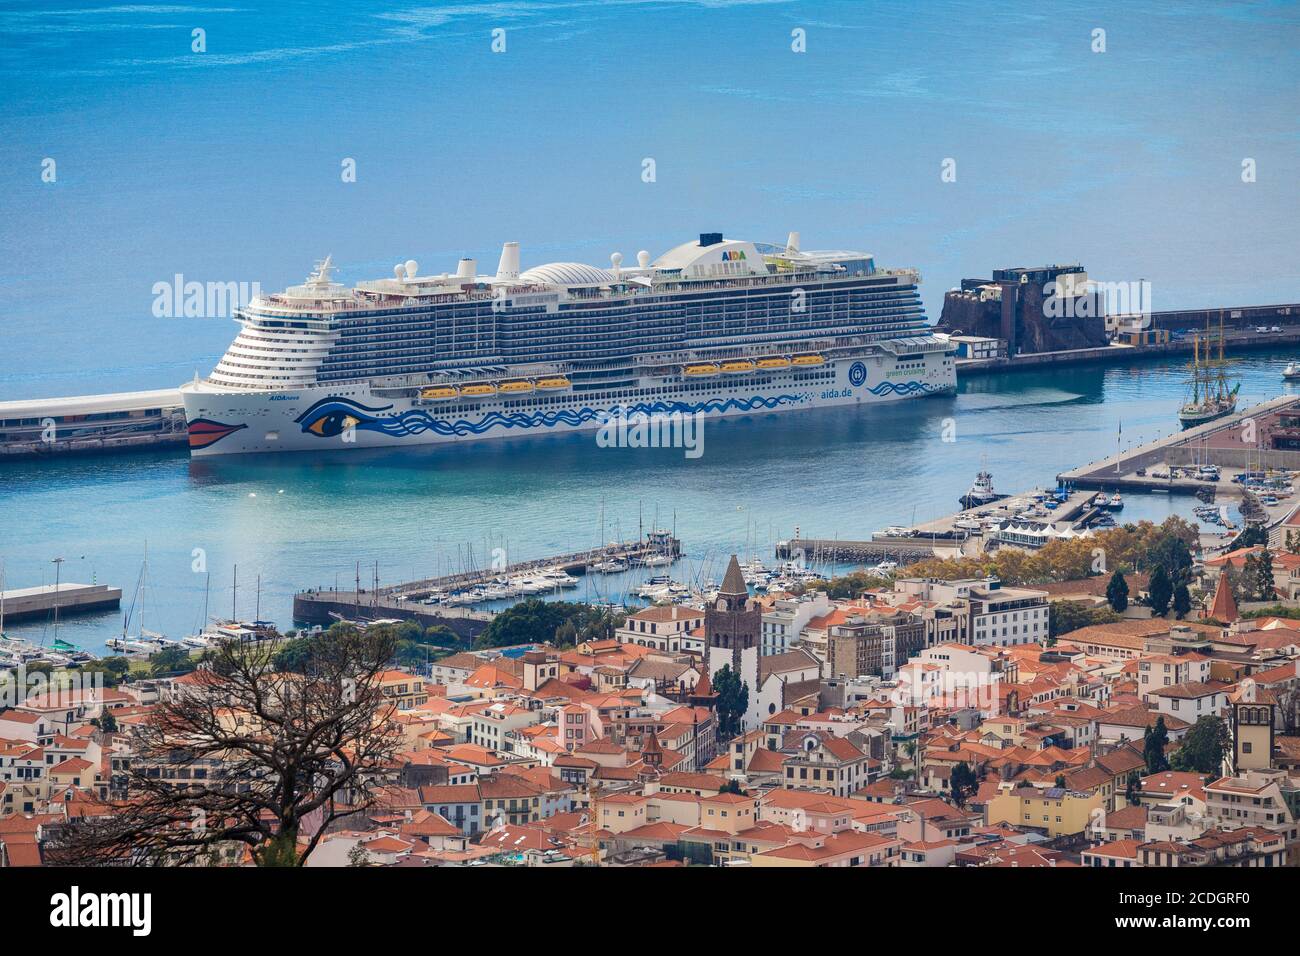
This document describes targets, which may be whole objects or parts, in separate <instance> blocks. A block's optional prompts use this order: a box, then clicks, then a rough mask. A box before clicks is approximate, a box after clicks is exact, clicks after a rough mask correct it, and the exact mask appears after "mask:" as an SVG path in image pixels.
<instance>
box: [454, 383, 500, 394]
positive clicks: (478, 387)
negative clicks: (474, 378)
mask: <svg viewBox="0 0 1300 956" xmlns="http://www.w3.org/2000/svg"><path fill="white" fill-rule="evenodd" d="M496 393H497V387H496V386H495V385H493V384H491V383H490V382H477V383H475V384H474V385H466V386H465V387H464V388H462V389H461V390H460V394H461V396H462V397H463V398H486V397H487V396H489V395H495V394H496Z"/></svg>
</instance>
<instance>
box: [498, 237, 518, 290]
mask: <svg viewBox="0 0 1300 956" xmlns="http://www.w3.org/2000/svg"><path fill="white" fill-rule="evenodd" d="M518 278H519V243H517V242H507V243H506V244H505V245H504V246H502V247H501V261H500V262H499V263H498V264H497V281H498V282H507V281H512V280H514V279H518Z"/></svg>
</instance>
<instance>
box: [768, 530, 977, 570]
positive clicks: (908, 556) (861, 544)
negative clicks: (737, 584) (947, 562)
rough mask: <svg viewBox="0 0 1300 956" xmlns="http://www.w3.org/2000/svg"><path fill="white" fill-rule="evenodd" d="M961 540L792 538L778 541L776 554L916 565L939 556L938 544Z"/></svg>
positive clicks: (936, 537)
mask: <svg viewBox="0 0 1300 956" xmlns="http://www.w3.org/2000/svg"><path fill="white" fill-rule="evenodd" d="M960 545H961V541H960V539H957V538H952V537H945V536H941V535H927V536H926V537H925V538H923V539H922V538H889V539H886V540H879V541H877V540H872V541H841V540H838V539H833V538H791V539H790V540H788V541H778V542H777V545H776V557H777V559H778V560H782V561H790V560H795V559H798V558H802V559H803V560H805V561H807V562H809V563H810V564H817V563H822V562H831V563H836V564H878V563H880V562H881V561H893V562H895V563H897V564H899V565H904V564H914V563H915V562H917V561H925V560H928V559H929V558H933V557H935V555H936V547H946V548H950V549H951V548H959V547H960Z"/></svg>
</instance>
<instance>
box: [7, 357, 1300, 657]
mask: <svg viewBox="0 0 1300 956" xmlns="http://www.w3.org/2000/svg"><path fill="white" fill-rule="evenodd" d="M1286 360H1287V356H1284V355H1280V354H1279V355H1268V354H1261V353H1255V354H1251V355H1246V356H1243V357H1241V358H1240V360H1239V361H1238V362H1237V363H1236V373H1237V374H1239V375H1240V377H1241V380H1242V405H1243V406H1245V405H1250V404H1254V403H1256V402H1259V401H1262V400H1264V399H1267V398H1270V397H1273V396H1275V395H1277V394H1280V393H1282V392H1284V391H1285V390H1287V389H1288V388H1290V386H1285V385H1284V384H1283V383H1282V381H1281V379H1280V374H1281V369H1282V367H1283V366H1284V365H1285V363H1286ZM1185 376H1186V368H1185V367H1184V366H1183V365H1181V364H1178V363H1171V362H1161V363H1148V364H1137V365H1129V366H1123V367H1115V368H1103V367H1098V366H1077V367H1071V368H1061V369H1056V370H1053V371H1052V372H1050V373H1036V372H1016V373H1007V374H1001V375H991V376H979V377H972V378H970V379H964V380H962V382H961V385H960V389H959V392H958V394H957V395H956V396H955V397H949V398H938V399H924V400H915V401H904V402H897V403H892V404H885V405H877V406H872V407H869V408H862V409H826V410H816V411H808V412H796V413H787V414H783V415H768V416H761V417H756V418H751V419H744V420H733V421H725V422H716V423H713V422H711V423H708V425H707V427H706V428H705V432H704V436H705V438H704V454H703V455H702V456H701V457H699V458H697V459H688V458H686V457H685V456H684V454H683V452H682V450H681V449H620V448H602V447H599V446H598V445H597V443H596V441H595V436H594V433H590V432H588V433H579V434H573V435H567V436H552V437H542V438H534V439H519V440H503V441H490V442H477V443H465V444H461V445H457V446H454V447H434V448H427V449H413V450H404V451H392V452H388V451H384V452H366V451H360V452H355V451H354V452H337V453H328V454H321V455H283V456H278V457H254V456H233V457H231V458H228V459H226V458H214V459H205V460H202V461H191V460H190V459H189V458H188V457H187V456H186V455H185V454H184V453H183V452H178V453H166V454H158V453H146V454H140V455H127V456H118V457H99V458H79V459H71V458H70V459H61V460H53V461H43V462H30V461H29V462H22V463H17V462H15V463H8V464H5V465H3V466H0V556H2V557H3V558H4V560H5V565H6V569H7V573H8V581H9V584H10V586H11V587H24V586H31V585H36V584H42V583H50V582H52V581H53V572H54V566H53V564H51V561H52V559H54V558H56V557H62V558H64V563H63V568H62V576H63V580H71V581H78V582H86V583H91V582H100V583H110V584H113V585H115V586H119V587H121V588H122V589H123V591H124V598H123V601H124V607H125V606H126V605H129V604H130V603H131V595H132V592H133V590H134V589H135V585H136V581H137V578H138V575H139V571H140V566H141V562H142V559H143V557H144V555H145V552H146V548H147V552H148V561H149V573H148V586H147V587H146V588H145V593H144V601H145V604H144V614H145V626H146V627H148V628H150V629H151V630H158V631H162V632H163V633H166V634H167V635H168V636H169V637H179V636H181V635H183V634H185V633H189V632H190V631H192V630H194V629H196V628H197V627H198V625H199V624H200V623H201V619H202V614H203V607H204V601H205V591H206V589H207V581H208V577H209V574H210V575H211V586H210V592H208V604H209V612H210V614H211V615H228V614H230V613H231V611H232V605H231V598H232V593H231V578H232V568H233V567H234V566H235V565H237V566H238V579H239V589H238V604H237V607H235V608H233V610H235V611H237V612H238V614H239V616H241V617H245V618H251V617H252V616H253V615H254V614H255V613H260V616H261V617H262V618H264V619H269V620H273V621H276V622H278V623H280V624H282V625H284V626H288V625H289V623H290V621H289V617H290V615H291V608H292V595H293V592H294V591H296V590H300V589H303V588H307V587H326V588H328V587H334V586H338V587H341V588H345V589H350V588H351V587H352V585H353V582H354V580H355V577H356V575H357V573H358V571H357V568H358V565H359V566H360V576H361V582H362V586H363V587H368V586H369V584H370V582H371V581H372V578H373V575H374V570H375V564H376V562H377V563H378V573H379V578H380V583H381V584H385V583H396V582H398V581H401V580H409V579H413V578H423V577H429V576H433V575H436V574H445V573H448V572H452V571H459V570H462V569H464V568H466V567H469V566H471V565H472V566H476V567H483V566H485V565H486V564H488V563H489V562H490V561H491V559H492V557H493V552H494V550H495V549H502V550H503V552H504V554H505V555H506V557H507V559H508V560H510V561H520V560H527V559H530V558H535V557H541V556H545V555H549V554H559V553H563V552H570V551H575V550H578V549H581V548H586V547H594V546H596V545H598V544H600V543H602V542H605V541H609V540H614V539H620V540H622V539H627V538H632V537H635V536H636V534H637V532H638V528H639V526H643V527H645V528H647V529H648V528H649V527H650V526H652V525H653V524H654V523H656V521H657V523H658V524H659V525H661V526H664V527H668V528H671V529H675V531H676V533H677V535H678V537H680V538H681V539H682V542H683V549H684V555H685V560H684V562H683V563H682V564H681V565H679V566H678V567H675V568H672V569H668V570H671V572H672V573H673V574H674V576H676V577H678V578H688V577H689V578H698V579H699V580H704V579H707V578H708V577H713V578H714V579H717V580H720V579H721V576H722V570H723V567H724V562H725V559H726V556H727V555H729V554H730V553H731V552H732V551H735V552H738V553H740V554H742V555H748V554H757V555H758V556H759V557H760V558H763V559H766V560H768V561H769V563H770V562H771V557H772V547H773V545H774V543H775V542H776V541H777V540H780V539H782V538H786V537H790V536H792V535H793V534H794V531H795V528H796V527H798V529H799V531H800V533H801V534H803V535H805V536H808V537H820V538H835V537H839V538H845V539H862V538H866V537H869V536H870V534H871V533H872V532H873V531H876V530H879V529H881V528H884V527H886V526H888V525H892V524H902V525H909V524H912V523H914V522H921V521H925V520H929V519H933V518H937V517H939V516H941V515H944V514H950V513H952V512H954V511H955V510H957V504H956V502H957V498H958V497H959V496H960V495H961V494H962V493H963V492H965V491H966V489H967V487H968V486H969V484H970V482H971V479H972V478H973V477H974V475H975V473H976V471H978V470H979V469H980V467H981V465H982V464H984V463H986V464H987V467H988V469H989V470H990V471H991V472H992V473H993V478H994V483H995V486H996V487H997V489H998V490H1001V491H1004V492H1015V491H1024V490H1029V489H1031V488H1033V487H1035V486H1045V487H1050V486H1053V485H1054V484H1055V476H1056V474H1057V473H1058V472H1060V471H1063V470H1065V469H1066V468H1069V467H1073V466H1076V465H1079V464H1082V463H1084V462H1086V461H1090V460H1098V459H1101V458H1103V457H1105V456H1106V455H1108V454H1111V453H1113V452H1114V451H1115V448H1116V441H1117V438H1118V440H1119V441H1120V442H1122V443H1123V444H1124V445H1129V444H1140V443H1142V442H1144V441H1149V440H1151V439H1153V438H1155V437H1157V436H1159V435H1161V434H1168V433H1169V432H1170V431H1171V430H1173V429H1174V428H1175V427H1176V412H1177V409H1178V406H1179V404H1180V402H1181V401H1182V399H1183V396H1184V385H1183V382H1184V379H1185ZM948 439H951V440H948ZM1125 500H1126V508H1125V510H1124V512H1123V514H1122V520H1124V521H1130V520H1138V519H1142V518H1149V519H1151V520H1153V521H1159V520H1162V519H1163V518H1164V517H1166V516H1167V515H1169V514H1173V513H1177V514H1181V515H1184V516H1186V517H1189V518H1190V517H1192V509H1193V507H1194V505H1195V503H1196V502H1195V500H1194V499H1192V498H1190V497H1186V498H1184V497H1177V496H1172V497H1171V496H1166V495H1149V496H1138V495H1125ZM602 518H603V527H602ZM664 570H665V569H662V568H656V569H653V570H638V571H635V572H632V573H629V574H627V575H622V576H618V575H611V576H600V577H593V578H592V579H591V580H590V581H588V582H584V584H583V585H582V586H581V587H580V588H578V589H573V590H570V591H569V592H566V593H567V595H568V596H571V597H575V598H581V599H589V600H597V601H606V600H614V601H618V600H620V599H621V597H622V596H623V593H624V592H625V591H627V590H629V589H633V590H634V589H635V586H636V585H639V584H640V583H641V582H642V580H643V579H644V578H645V576H647V575H649V574H654V573H662V572H663V571H664ZM259 578H260V597H259V582H258V579H259ZM132 629H133V630H134V625H133V628H132ZM9 630H10V631H11V632H12V633H14V634H16V635H17V636H21V637H27V638H29V639H33V640H41V639H42V638H46V639H48V637H49V636H50V634H49V630H50V629H49V625H48V624H42V623H39V622H37V623H25V624H23V625H19V626H14V627H11V628H9ZM120 630H121V621H120V618H119V617H118V616H117V615H113V614H101V615H93V616H89V617H79V618H74V619H70V620H67V621H64V622H63V623H62V624H61V626H60V636H61V637H63V638H64V639H66V640H69V641H71V642H72V643H76V644H79V645H81V646H84V647H86V648H87V649H90V650H93V651H97V652H98V651H102V650H103V641H104V639H105V638H107V637H110V636H112V635H113V633H114V632H120Z"/></svg>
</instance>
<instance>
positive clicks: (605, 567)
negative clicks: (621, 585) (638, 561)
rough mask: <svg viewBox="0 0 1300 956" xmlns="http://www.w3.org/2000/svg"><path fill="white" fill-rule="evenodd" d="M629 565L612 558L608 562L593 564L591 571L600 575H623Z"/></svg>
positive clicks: (620, 559) (621, 560)
mask: <svg viewBox="0 0 1300 956" xmlns="http://www.w3.org/2000/svg"><path fill="white" fill-rule="evenodd" d="M627 568H628V564H627V562H626V561H624V560H623V559H622V558H610V559H609V560H607V561H601V562H598V563H597V564H593V565H592V566H591V569H592V570H593V571H597V572H599V573H600V574H621V573H623V572H624V571H626V570H627Z"/></svg>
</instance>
